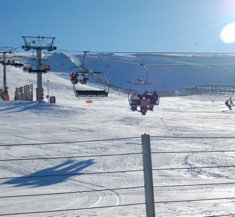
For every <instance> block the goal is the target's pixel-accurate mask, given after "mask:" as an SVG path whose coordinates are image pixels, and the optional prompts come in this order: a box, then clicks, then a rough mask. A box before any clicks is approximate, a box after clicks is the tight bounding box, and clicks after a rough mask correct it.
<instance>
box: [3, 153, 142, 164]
mask: <svg viewBox="0 0 235 217" xmlns="http://www.w3.org/2000/svg"><path fill="white" fill-rule="evenodd" d="M140 154H142V153H119V154H100V155H75V156H58V157H57V156H51V157H31V158H8V159H0V162H6V161H35V160H58V159H72V158H97V157H116V156H128V155H140Z"/></svg>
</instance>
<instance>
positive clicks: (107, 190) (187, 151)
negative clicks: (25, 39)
mask: <svg viewBox="0 0 235 217" xmlns="http://www.w3.org/2000/svg"><path fill="white" fill-rule="evenodd" d="M8 78H9V80H11V82H9V89H10V95H11V99H12V98H13V90H14V88H11V87H16V86H17V84H19V83H20V82H21V83H22V84H24V82H25V83H30V82H33V83H34V84H35V79H36V76H35V75H31V74H30V75H28V74H27V76H26V74H24V73H23V72H22V71H20V70H16V69H13V68H12V69H11V73H9V74H8ZM24 79H25V80H24ZM47 80H49V81H50V82H49V94H50V95H51V96H56V104H50V103H48V102H44V103H38V102H35V101H34V102H23V101H13V100H12V101H9V102H5V101H0V120H1V124H0V171H1V178H0V216H10V215H12V216H13V215H16V216H36V217H37V216H71V217H73V216H74V217H75V216H102V217H110V216H130V217H131V216H138V217H140V216H146V211H145V204H144V203H145V197H144V188H143V186H144V178H143V171H142V170H143V161H142V146H141V135H143V134H145V133H146V134H149V135H150V136H151V149H152V152H153V153H152V166H153V181H154V186H155V187H154V195H155V211H156V216H157V217H175V216H184V217H186V216H187V217H199V216H204V217H205V216H217V215H221V216H222V215H227V216H230V215H228V214H231V216H232V213H234V210H235V209H234V207H235V200H234V192H235V185H234V178H235V177H234V167H233V166H234V158H235V151H234V142H235V139H234V135H235V127H234V120H235V118H234V115H235V113H234V112H233V111H228V109H227V108H226V107H225V105H224V101H225V99H226V98H227V97H228V96H224V95H200V96H184V97H162V98H161V100H160V105H159V106H156V107H155V108H154V111H148V112H147V114H146V115H145V116H143V115H141V114H140V113H138V112H131V111H130V110H129V105H128V100H127V96H126V95H125V94H123V93H118V92H115V91H112V90H111V91H110V94H109V97H107V98H98V99H96V98H93V99H92V102H91V103H88V102H87V101H86V100H87V98H76V97H75V95H74V93H73V89H72V84H71V83H70V81H69V79H68V77H66V76H65V75H64V73H58V72H57V73H54V72H50V73H48V74H46V75H45V76H44V77H43V81H44V84H43V85H44V88H45V90H46V85H47V83H46V81H47ZM185 137H187V138H185ZM205 137H206V138H205ZM227 137H229V138H227ZM221 166H223V167H221ZM177 168H178V169H177ZM216 183H220V184H217V185H216ZM221 183H224V184H221ZM226 183H231V184H229V185H228V184H226ZM207 184H208V185H207ZM217 198H218V199H217ZM223 198H224V199H223Z"/></svg>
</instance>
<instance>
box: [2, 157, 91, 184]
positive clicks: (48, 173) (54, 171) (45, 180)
mask: <svg viewBox="0 0 235 217" xmlns="http://www.w3.org/2000/svg"><path fill="white" fill-rule="evenodd" d="M93 164H94V161H93V159H89V160H84V161H79V162H77V161H73V160H67V161H65V162H63V163H61V164H59V165H57V166H54V167H49V168H46V169H43V170H39V171H37V172H35V173H31V174H29V175H26V176H22V177H18V178H14V179H11V180H8V181H6V182H4V183H3V184H10V185H14V186H16V187H21V186H32V187H41V186H48V185H53V184H57V183H61V182H65V181H66V180H67V179H69V178H70V177H72V176H74V174H78V175H79V172H80V171H81V170H83V169H85V168H86V167H89V166H91V165H93Z"/></svg>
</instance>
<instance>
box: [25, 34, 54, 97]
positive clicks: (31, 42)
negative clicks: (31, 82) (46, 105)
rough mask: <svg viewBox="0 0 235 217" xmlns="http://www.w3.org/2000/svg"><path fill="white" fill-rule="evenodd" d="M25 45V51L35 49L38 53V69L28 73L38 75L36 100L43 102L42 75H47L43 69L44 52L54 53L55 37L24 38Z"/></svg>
mask: <svg viewBox="0 0 235 217" xmlns="http://www.w3.org/2000/svg"><path fill="white" fill-rule="evenodd" d="M22 37H23V40H24V43H25V45H23V46H22V48H23V49H24V50H25V51H28V50H31V49H34V50H36V51H37V58H36V59H37V68H36V69H32V68H31V69H30V70H28V72H33V73H37V91H36V99H37V100H38V101H42V100H43V89H42V73H46V72H47V70H45V69H44V68H43V67H42V50H47V51H49V52H50V51H53V50H56V47H54V46H53V43H54V40H55V37H45V36H36V37H35V36H22Z"/></svg>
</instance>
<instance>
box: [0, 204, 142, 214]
mask: <svg viewBox="0 0 235 217" xmlns="http://www.w3.org/2000/svg"><path fill="white" fill-rule="evenodd" d="M139 205H145V203H129V204H128V203H127V204H119V205H112V206H111V205H110V206H96V207H83V208H74V209H57V210H43V211H32V212H15V213H4V214H0V216H17V215H30V214H31V215H32V214H43V213H55V212H69V211H82V210H93V209H107V208H117V207H127V206H139Z"/></svg>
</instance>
